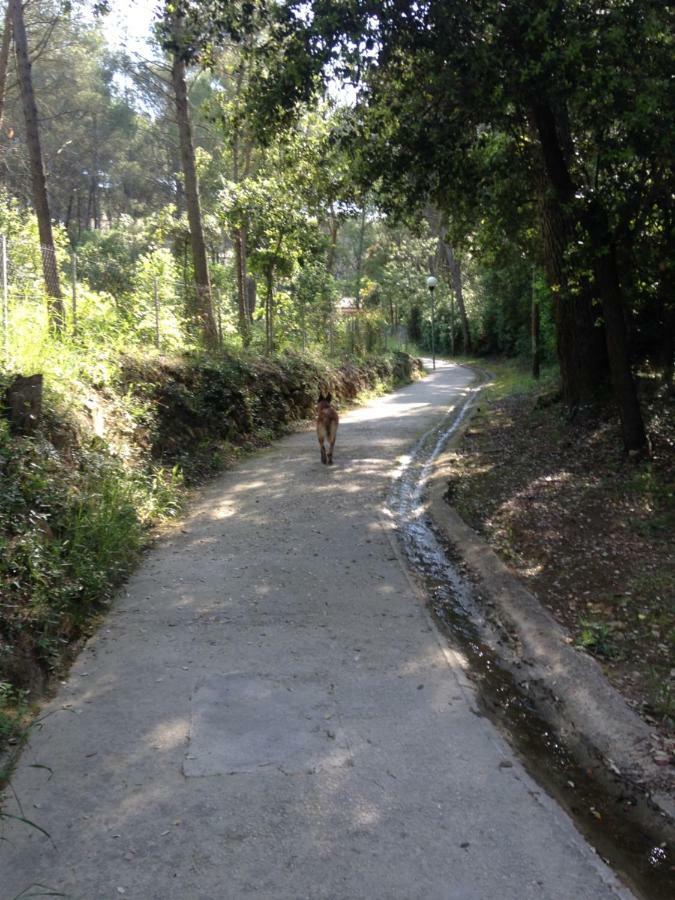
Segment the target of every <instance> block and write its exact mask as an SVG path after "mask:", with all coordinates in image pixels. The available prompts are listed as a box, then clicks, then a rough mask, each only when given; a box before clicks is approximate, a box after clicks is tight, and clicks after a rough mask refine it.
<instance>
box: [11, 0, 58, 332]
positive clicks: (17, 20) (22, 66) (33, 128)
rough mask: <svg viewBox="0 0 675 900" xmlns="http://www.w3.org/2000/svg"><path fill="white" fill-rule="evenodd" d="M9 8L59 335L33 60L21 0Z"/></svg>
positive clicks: (52, 316)
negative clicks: (29, 50) (32, 66)
mask: <svg viewBox="0 0 675 900" xmlns="http://www.w3.org/2000/svg"><path fill="white" fill-rule="evenodd" d="M10 8H11V17H12V23H13V31H14V48H15V51H16V62H17V71H18V77H19V85H20V89H21V102H22V106H23V114H24V119H25V123H26V144H27V146H28V156H29V159H30V173H31V184H32V189H33V205H34V206H35V215H36V216H37V220H38V232H39V235H40V245H41V252H42V270H43V273H44V280H45V289H46V291H47V302H48V306H47V313H48V318H49V326H50V328H51V329H52V330H53V331H55V332H56V333H58V334H60V333H61V332H62V331H63V329H64V327H65V320H66V315H65V308H64V305H63V297H62V295H61V285H60V282H59V270H58V267H57V264H56V252H55V249H54V236H53V233H52V220H51V215H50V212H49V199H48V197H47V181H46V178H45V170H44V164H43V161H42V147H41V145H40V129H39V126H38V111H37V105H36V103H35V94H34V92H33V79H32V75H31V63H30V59H29V56H28V38H27V36H26V23H25V22H24V17H23V6H22V4H21V0H10Z"/></svg>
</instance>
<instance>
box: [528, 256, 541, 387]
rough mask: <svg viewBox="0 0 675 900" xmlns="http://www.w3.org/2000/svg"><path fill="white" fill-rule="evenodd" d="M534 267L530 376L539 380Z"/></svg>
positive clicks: (538, 319)
mask: <svg viewBox="0 0 675 900" xmlns="http://www.w3.org/2000/svg"><path fill="white" fill-rule="evenodd" d="M534 272H535V270H534V267H533V268H532V320H531V329H530V333H531V338H532V376H533V378H537V379H538V378H539V375H540V369H541V317H540V315H539V298H538V297H537V292H536V289H535V278H534Z"/></svg>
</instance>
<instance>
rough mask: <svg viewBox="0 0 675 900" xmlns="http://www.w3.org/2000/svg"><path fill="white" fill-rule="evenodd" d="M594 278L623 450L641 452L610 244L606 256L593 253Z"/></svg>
mask: <svg viewBox="0 0 675 900" xmlns="http://www.w3.org/2000/svg"><path fill="white" fill-rule="evenodd" d="M595 277H596V280H597V283H598V288H599V290H600V296H601V297H602V312H603V315H604V317H605V334H606V335H607V353H608V356H609V367H610V372H611V375H612V385H613V387H614V397H615V401H616V405H617V407H618V410H619V416H620V418H621V429H622V432H623V442H624V446H625V447H626V450H638V451H642V450H644V449H645V448H646V447H647V435H646V433H645V427H644V423H643V421H642V412H641V410H640V403H639V400H638V396H637V391H636V389H635V382H634V380H633V373H632V372H631V367H630V358H629V354H628V346H627V345H628V336H627V330H626V320H625V316H624V304H623V297H622V292H621V285H620V284H619V276H618V272H617V265H616V247H615V246H614V245H613V244H610V245H609V246H608V247H607V248H606V250H605V252H596V258H595Z"/></svg>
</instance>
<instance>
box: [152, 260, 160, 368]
mask: <svg viewBox="0 0 675 900" xmlns="http://www.w3.org/2000/svg"><path fill="white" fill-rule="evenodd" d="M152 299H153V303H154V306H155V346H156V347H157V349H158V350H159V290H158V288H157V279H156V278H153V279H152Z"/></svg>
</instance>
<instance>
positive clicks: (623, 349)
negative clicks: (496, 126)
mask: <svg viewBox="0 0 675 900" xmlns="http://www.w3.org/2000/svg"><path fill="white" fill-rule="evenodd" d="M532 113H533V121H534V124H535V127H536V131H537V134H538V136H539V143H540V147H541V151H542V155H543V159H544V165H545V171H546V174H547V177H548V180H549V183H550V185H551V187H552V189H553V193H554V197H555V200H554V202H556V203H557V204H558V209H559V218H560V219H562V221H563V222H564V224H565V236H566V237H567V239H568V240H569V237H570V236H571V235H572V234H573V232H574V226H575V225H576V226H578V227H579V228H580V229H582V230H583V232H584V233H585V235H586V238H587V240H588V242H589V247H590V252H591V258H592V265H593V274H594V277H595V286H596V288H597V291H598V293H599V295H600V299H601V302H602V312H603V317H604V320H605V338H606V342H607V357H608V360H609V370H610V375H611V380H612V389H613V392H614V399H615V402H616V406H617V409H618V411H619V417H620V419H621V428H622V433H623V442H624V446H625V448H626V450H633V451H640V452H641V451H643V450H644V449H645V448H646V447H647V435H646V432H645V428H644V423H643V421H642V413H641V411H640V403H639V400H638V396H637V390H636V387H635V382H634V380H633V374H632V372H631V366H630V354H629V350H628V339H627V330H626V320H625V310H624V302H623V292H622V290H621V284H620V280H619V274H618V267H617V248H616V243H615V241H614V240H613V237H612V234H611V232H610V227H609V224H608V222H607V215H606V212H605V210H604V208H603V207H602V206H601V204H600V203H599V201H597V200H592V201H591V202H590V204H588V205H587V206H586V207H584V208H582V209H580V210H579V211H577V212H575V211H574V210H575V207H576V206H577V204H576V187H575V185H574V181H573V179H572V176H571V174H570V171H569V168H568V164H567V160H566V159H565V153H564V149H563V146H562V142H561V139H560V133H559V129H558V128H557V123H556V118H555V115H554V112H553V109H552V107H551V106H550V105H549V104H548V103H546V101H545V99H541V100H538V101H537V102H535V103H534V104H533V108H532ZM565 220H566V221H565ZM562 262H563V263H564V260H562ZM584 332H585V333H588V334H590V333H592V332H589V331H588V329H583V330H582V332H581V334H580V336H581V337H583V336H584Z"/></svg>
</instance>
